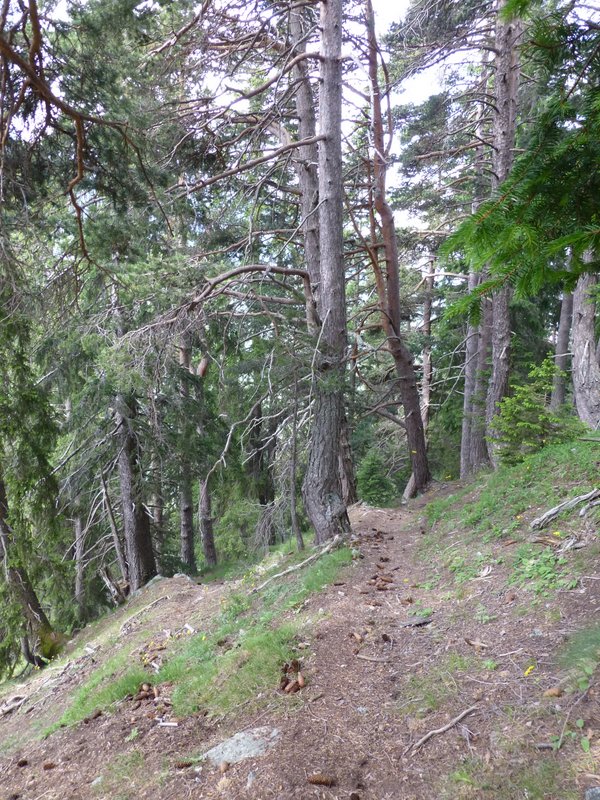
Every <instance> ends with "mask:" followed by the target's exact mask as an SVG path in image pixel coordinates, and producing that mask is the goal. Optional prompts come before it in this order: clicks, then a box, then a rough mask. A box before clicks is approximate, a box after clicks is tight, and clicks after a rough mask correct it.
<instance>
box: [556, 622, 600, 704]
mask: <svg viewBox="0 0 600 800" xmlns="http://www.w3.org/2000/svg"><path fill="white" fill-rule="evenodd" d="M559 663H560V665H561V666H562V667H563V669H565V670H566V671H567V673H568V675H569V682H570V684H571V688H573V689H575V690H578V691H585V690H586V689H588V688H589V687H590V685H591V681H592V677H593V676H594V674H595V673H596V671H597V670H598V667H599V666H600V624H596V625H589V626H587V627H585V628H583V629H582V630H580V631H577V632H576V633H574V634H573V635H572V636H571V637H570V638H569V640H568V641H567V643H566V644H565V645H564V647H563V648H562V650H561V652H560V654H559Z"/></svg>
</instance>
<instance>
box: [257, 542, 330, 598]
mask: <svg viewBox="0 0 600 800" xmlns="http://www.w3.org/2000/svg"><path fill="white" fill-rule="evenodd" d="M341 539H342V537H341V536H334V537H333V539H332V540H331V541H330V542H329V544H327V545H326V546H325V547H323V548H322V549H321V550H319V552H318V553H313V554H312V556H309V557H308V558H305V559H304V561H301V562H300V563H299V564H294V566H293V567H288V569H284V570H283V572H278V573H277V574H276V575H271V577H270V578H267V580H266V581H263V583H261V584H260V586H255V587H254V589H252V590H251V592H250V594H256V593H257V592H261V591H262V590H263V589H264V588H265V586H267V585H268V584H269V583H271V581H274V580H276V579H277V578H283V577H284V576H285V575H289V574H290V573H292V572H297V571H298V570H299V569H302V567H305V566H306V565H307V564H310V563H311V562H312V561H316V560H317V559H318V558H321V556H324V555H325V554H326V553H329V552H331V550H333V549H334V548H335V547H337V545H338V544H339V543H340V541H341Z"/></svg>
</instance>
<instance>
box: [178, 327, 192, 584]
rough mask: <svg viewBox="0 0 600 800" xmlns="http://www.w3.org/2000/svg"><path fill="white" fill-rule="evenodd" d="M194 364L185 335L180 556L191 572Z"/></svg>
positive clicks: (181, 348) (182, 354) (182, 348)
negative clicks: (191, 375)
mask: <svg viewBox="0 0 600 800" xmlns="http://www.w3.org/2000/svg"><path fill="white" fill-rule="evenodd" d="M191 362H192V348H191V346H190V342H189V337H188V336H187V335H184V336H182V337H181V341H180V343H179V366H180V368H181V379H180V382H179V396H180V398H181V416H182V429H183V432H184V436H183V439H184V441H183V451H182V453H181V455H180V466H181V477H180V488H179V512H180V526H179V543H180V550H179V554H180V557H181V560H182V562H183V563H184V564H185V566H186V567H187V568H188V569H189V570H190V571H191V572H195V571H196V555H195V552H194V500H193V495H192V476H191V474H190V460H189V458H188V456H187V454H186V452H185V448H186V447H187V446H188V444H189V440H190V438H191V436H190V434H191V431H192V428H191V425H190V424H189V421H188V420H187V418H186V415H187V413H188V403H187V400H188V398H189V387H188V383H187V374H189V372H190V366H191Z"/></svg>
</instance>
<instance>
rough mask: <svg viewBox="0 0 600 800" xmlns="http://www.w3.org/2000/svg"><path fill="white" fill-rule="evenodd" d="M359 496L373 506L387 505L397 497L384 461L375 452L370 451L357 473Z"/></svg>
mask: <svg viewBox="0 0 600 800" xmlns="http://www.w3.org/2000/svg"><path fill="white" fill-rule="evenodd" d="M356 483H357V487H358V494H359V496H360V498H361V499H362V500H364V501H365V502H367V503H369V504H370V505H373V506H378V505H387V504H388V503H391V502H392V500H393V499H394V497H395V495H396V489H395V486H394V483H393V482H392V480H391V479H390V478H389V477H388V475H387V473H386V470H385V465H384V463H383V459H382V458H381V456H380V455H379V453H377V452H376V451H375V450H369V452H368V453H367V454H366V456H365V457H364V458H363V459H362V461H361V462H360V465H359V467H358V470H357V472H356Z"/></svg>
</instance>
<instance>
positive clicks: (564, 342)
mask: <svg viewBox="0 0 600 800" xmlns="http://www.w3.org/2000/svg"><path fill="white" fill-rule="evenodd" d="M572 318H573V294H572V292H564V293H563V297H562V301H561V304H560V320H559V322H558V333H557V335H556V348H555V352H554V363H555V364H556V366H557V367H558V369H559V370H560V371H561V372H560V373H559V374H558V375H555V376H554V381H553V383H552V396H551V398H550V408H551V410H552V411H558V409H559V408H560V407H561V406H563V405H564V404H565V400H566V399H567V378H566V375H565V373H566V371H567V370H568V368H569V359H570V354H569V340H570V338H571V321H572Z"/></svg>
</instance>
